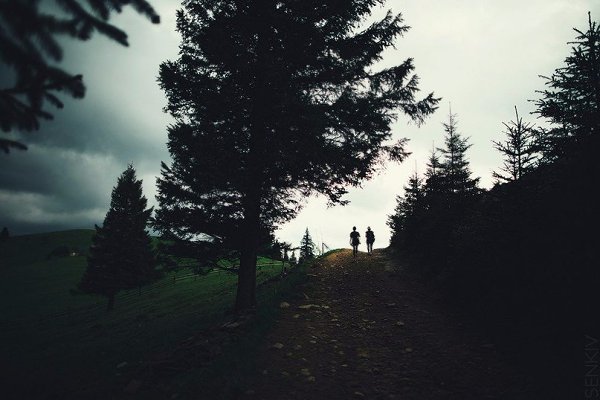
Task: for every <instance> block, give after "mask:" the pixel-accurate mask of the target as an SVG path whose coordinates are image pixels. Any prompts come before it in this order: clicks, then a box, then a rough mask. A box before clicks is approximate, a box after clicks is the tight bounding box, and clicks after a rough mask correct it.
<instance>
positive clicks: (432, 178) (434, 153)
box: [423, 147, 443, 209]
mask: <svg viewBox="0 0 600 400" xmlns="http://www.w3.org/2000/svg"><path fill="white" fill-rule="evenodd" d="M442 179H443V177H442V161H441V159H440V155H439V152H438V150H437V149H436V148H435V147H433V148H432V149H431V153H430V155H429V159H428V160H427V164H426V169H425V178H424V182H423V192H424V194H425V199H424V202H425V208H426V209H430V208H432V207H435V205H436V204H438V203H439V202H440V201H442V199H441V198H442V192H443V185H442Z"/></svg>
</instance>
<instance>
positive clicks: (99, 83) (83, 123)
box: [0, 0, 178, 234]
mask: <svg viewBox="0 0 600 400" xmlns="http://www.w3.org/2000/svg"><path fill="white" fill-rule="evenodd" d="M156 3H158V4H157V5H158V7H157V8H158V9H159V11H160V12H162V13H163V15H164V17H163V23H162V24H161V25H158V26H154V25H151V24H149V23H148V22H147V21H145V20H144V19H143V18H141V17H140V16H139V15H137V14H136V13H135V12H133V11H130V12H124V13H123V14H122V15H120V16H118V18H116V19H115V22H116V23H117V25H119V26H124V27H127V28H126V29H127V31H128V33H129V34H130V44H131V45H130V47H127V48H125V47H121V46H119V45H118V44H116V43H114V42H111V41H110V40H108V39H106V38H103V37H100V36H96V37H95V38H94V39H92V40H91V41H89V42H83V43H80V42H74V41H67V42H65V58H64V62H63V63H62V64H61V66H62V67H63V68H65V69H66V70H68V71H72V72H75V73H81V74H83V76H84V82H85V84H86V87H87V93H86V96H85V98H84V99H83V100H73V99H69V98H64V97H63V101H64V102H65V107H64V109H62V110H56V109H54V110H51V111H53V114H54V116H55V118H54V120H52V121H49V122H44V123H43V124H42V126H41V129H40V130H39V131H36V132H27V133H20V134H19V135H17V136H18V137H20V138H21V140H22V141H23V142H24V143H25V144H27V146H28V147H29V150H27V151H25V152H21V151H14V152H11V153H10V154H8V155H5V154H0V166H1V167H0V227H2V226H7V227H8V228H9V230H10V231H11V232H12V233H13V234H22V233H30V232H43V231H48V230H60V229H67V228H92V227H93V225H94V223H101V222H102V219H103V218H104V215H105V213H106V211H107V209H108V206H109V203H110V193H111V190H112V187H113V186H114V185H115V184H116V179H117V177H118V176H119V175H120V173H121V172H122V171H123V170H124V169H125V168H126V166H127V164H128V163H133V164H134V166H135V167H136V169H137V173H138V177H139V178H145V180H144V191H145V193H146V197H148V199H149V201H150V202H151V203H152V202H153V201H154V198H153V197H154V195H153V193H154V184H155V182H154V177H155V176H156V175H157V174H158V172H159V168H160V161H161V160H168V152H167V150H166V145H165V144H166V127H167V125H168V124H169V122H170V119H169V117H168V116H167V115H165V114H164V113H163V112H162V107H163V106H164V105H165V99H164V95H163V94H162V92H161V91H160V89H159V88H158V84H157V83H156V77H157V75H158V67H159V65H160V63H161V62H162V61H165V60H166V59H167V58H169V57H173V56H174V55H176V52H177V44H178V37H177V36H176V35H175V32H174V21H173V16H174V10H175V5H176V4H174V2H172V1H167V0H164V1H157V2H156ZM2 71H3V72H6V71H4V70H2ZM9 78H10V74H5V73H3V74H2V78H1V79H0V83H1V84H3V85H5V84H6V81H7V79H9ZM49 107H50V106H49Z"/></svg>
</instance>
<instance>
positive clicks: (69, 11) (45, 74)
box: [0, 0, 160, 153]
mask: <svg viewBox="0 0 600 400" xmlns="http://www.w3.org/2000/svg"><path fill="white" fill-rule="evenodd" d="M53 3H55V5H54V7H51V6H50V7H49V6H48V4H44V7H42V4H41V2H40V1H39V0H31V1H25V0H0V24H1V25H0V63H2V64H4V68H6V70H7V71H8V70H12V72H13V73H14V74H13V75H14V79H12V80H8V81H7V82H3V84H6V85H8V86H7V87H2V88H0V128H1V129H2V131H4V132H8V131H10V130H12V129H17V130H23V131H32V130H37V129H39V126H40V120H42V119H46V120H48V119H52V114H51V113H50V112H49V111H48V110H47V109H46V108H45V103H46V102H48V103H50V104H51V105H52V106H54V107H57V108H63V102H62V101H61V99H60V98H59V96H60V95H61V94H66V95H68V96H71V97H73V98H82V97H83V96H84V94H85V87H84V84H83V81H82V76H81V75H74V74H71V73H69V72H67V71H65V70H63V69H61V68H59V67H58V66H57V63H58V62H60V61H61V60H62V57H63V49H62V46H61V44H60V42H59V37H63V36H68V37H70V38H73V39H76V40H88V39H89V38H90V37H91V36H92V34H93V33H94V32H98V33H100V34H102V35H104V36H106V37H108V38H110V39H112V40H114V41H116V42H118V43H120V44H121V45H123V46H127V45H128V44H127V34H126V33H125V32H124V31H123V30H121V29H119V28H117V27H116V26H114V25H111V24H110V23H109V22H108V21H109V19H110V16H111V14H112V13H113V12H115V11H116V12H121V10H122V9H123V8H124V7H127V6H132V7H133V8H134V9H135V10H136V11H137V12H139V13H141V14H143V15H145V16H146V17H148V18H149V19H150V20H151V21H152V22H154V23H158V22H159V20H160V18H159V16H158V15H157V14H156V12H155V11H154V9H153V8H152V6H151V5H150V4H149V3H148V2H147V1H146V0H56V1H55V2H53ZM8 76H11V75H9V74H7V77H8ZM11 148H16V149H21V150H25V149H26V148H27V147H26V146H25V145H24V144H23V143H21V142H19V141H17V140H12V139H5V138H0V150H3V151H4V152H6V153H8V152H9V151H10V149H11Z"/></svg>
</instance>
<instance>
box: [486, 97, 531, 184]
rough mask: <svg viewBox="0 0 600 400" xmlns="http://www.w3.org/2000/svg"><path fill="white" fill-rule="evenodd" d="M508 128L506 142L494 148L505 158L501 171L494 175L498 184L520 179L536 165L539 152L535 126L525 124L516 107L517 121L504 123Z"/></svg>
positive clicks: (495, 145)
mask: <svg viewBox="0 0 600 400" xmlns="http://www.w3.org/2000/svg"><path fill="white" fill-rule="evenodd" d="M503 124H504V126H505V127H506V131H505V132H504V133H505V134H506V140H505V141H504V142H496V141H493V143H494V148H495V149H496V150H498V151H499V152H500V153H502V155H503V156H504V161H503V164H502V167H500V171H499V172H496V171H494V172H493V173H492V175H493V177H494V178H495V179H496V182H510V181H516V180H517V179H520V178H521V177H522V176H523V174H525V173H527V172H530V171H531V170H533V168H534V167H535V165H536V161H537V158H538V152H537V150H538V149H537V147H536V140H535V139H536V132H535V130H534V128H533V124H531V123H529V122H523V118H522V117H519V112H518V111H517V107H516V106H515V121H510V122H509V123H505V122H503Z"/></svg>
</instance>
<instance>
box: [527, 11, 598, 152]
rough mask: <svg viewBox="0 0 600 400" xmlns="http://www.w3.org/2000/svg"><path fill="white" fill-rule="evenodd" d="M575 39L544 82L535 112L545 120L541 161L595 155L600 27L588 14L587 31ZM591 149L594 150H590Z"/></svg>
mask: <svg viewBox="0 0 600 400" xmlns="http://www.w3.org/2000/svg"><path fill="white" fill-rule="evenodd" d="M575 31H576V32H577V33H578V36H577V37H576V38H575V41H573V42H570V43H569V44H571V45H572V48H571V54H570V55H569V56H568V57H567V58H566V60H565V64H566V65H565V66H564V67H561V68H558V69H556V70H555V71H554V74H552V76H551V77H544V78H545V79H546V89H545V90H543V91H540V92H539V93H540V94H541V95H542V98H541V99H539V100H537V101H536V102H535V104H536V106H537V110H536V111H535V113H537V114H539V115H540V116H541V117H544V118H547V119H548V120H549V121H550V122H551V123H552V124H553V126H552V128H551V129H547V130H544V131H542V132H541V133H542V135H541V136H540V147H541V149H542V150H543V155H544V160H545V161H554V160H556V159H557V158H561V157H565V156H568V157H577V154H582V153H587V154H594V155H595V154H596V151H597V150H596V149H597V146H598V142H599V139H598V137H599V135H600V26H599V25H598V23H596V22H595V21H592V16H591V14H588V29H587V31H585V32H583V31H580V30H578V29H575ZM592 149H594V150H592Z"/></svg>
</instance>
